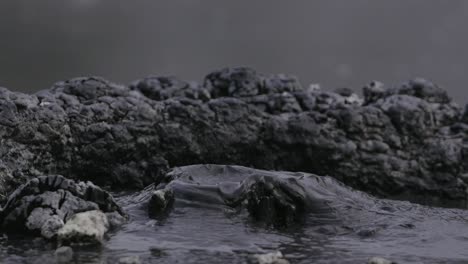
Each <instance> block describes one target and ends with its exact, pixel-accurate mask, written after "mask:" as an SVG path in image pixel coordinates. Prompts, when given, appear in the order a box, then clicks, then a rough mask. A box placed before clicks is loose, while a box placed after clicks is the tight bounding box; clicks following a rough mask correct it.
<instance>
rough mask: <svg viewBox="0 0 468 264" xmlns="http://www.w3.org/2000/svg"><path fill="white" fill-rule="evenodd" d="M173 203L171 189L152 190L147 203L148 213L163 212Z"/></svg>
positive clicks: (156, 213)
mask: <svg viewBox="0 0 468 264" xmlns="http://www.w3.org/2000/svg"><path fill="white" fill-rule="evenodd" d="M173 203H174V192H173V191H172V190H171V189H162V190H156V191H153V192H152V194H151V198H150V200H149V204H148V210H149V212H150V215H158V214H161V213H164V212H165V211H167V210H168V209H169V207H170V206H171V205H172V204H173Z"/></svg>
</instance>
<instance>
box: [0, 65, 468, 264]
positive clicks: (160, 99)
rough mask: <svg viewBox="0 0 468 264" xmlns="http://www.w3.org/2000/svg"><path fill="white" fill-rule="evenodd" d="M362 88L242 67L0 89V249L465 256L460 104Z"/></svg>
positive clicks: (20, 257) (63, 253)
mask: <svg viewBox="0 0 468 264" xmlns="http://www.w3.org/2000/svg"><path fill="white" fill-rule="evenodd" d="M363 95H364V97H363V98H361V97H359V96H358V95H357V94H356V93H354V92H353V91H351V90H350V89H338V90H336V91H334V92H330V91H323V90H321V89H320V88H319V87H318V86H316V85H311V86H309V87H307V88H305V87H302V85H301V84H300V83H299V81H298V80H297V79H296V78H294V77H292V76H287V75H283V74H278V75H263V74H259V73H257V72H255V71H254V70H252V69H249V68H233V69H228V68H226V69H222V70H219V71H215V72H213V73H210V74H208V75H207V76H206V77H205V79H204V82H203V84H196V83H190V82H185V81H182V80H179V79H177V78H174V77H148V78H144V79H142V80H138V81H135V82H134V83H132V84H130V85H128V86H125V85H118V84H114V83H111V82H108V81H106V80H104V79H102V78H97V77H85V78H76V79H72V80H68V81H64V82H58V83H56V84H55V85H54V86H53V87H52V88H50V89H47V90H43V91H40V92H38V93H35V94H31V95H29V94H23V93H17V92H12V91H10V90H8V89H6V88H0V143H1V144H0V202H1V205H2V209H1V211H0V229H1V230H0V231H1V237H0V262H2V263H54V262H57V261H58V260H59V259H60V260H63V259H62V257H63V258H64V259H67V261H68V262H70V261H71V262H75V263H127V264H128V263H258V262H259V261H258V257H259V256H265V254H270V255H268V256H273V255H274V254H279V253H278V252H281V253H282V255H283V258H280V260H279V261H277V262H272V261H269V262H265V261H263V262H260V263H262V264H266V263H276V264H283V263H287V262H289V263H311V262H313V263H366V262H367V261H368V260H369V259H370V258H372V257H382V258H386V259H388V260H390V261H394V262H396V263H466V260H467V259H468V253H466V252H467V251H466V248H468V222H467V220H468V213H467V212H468V211H466V210H464V209H450V208H466V203H467V188H468V159H467V155H468V144H467V143H468V111H467V110H468V108H465V109H463V108H462V107H460V106H459V105H457V104H456V103H454V102H453V101H452V100H451V98H450V97H449V96H448V95H447V93H446V92H445V91H444V90H443V89H442V88H440V87H438V86H437V85H435V84H433V83H431V82H428V81H426V80H423V79H414V80H410V81H408V82H405V83H403V84H402V85H400V86H396V87H390V88H387V87H385V86H384V85H383V84H381V83H379V82H376V81H373V82H370V83H369V84H368V85H366V86H365V87H364V89H363ZM193 164H231V165H193ZM234 165H238V166H234ZM242 166H245V167H242ZM260 169H263V170H260ZM317 175H329V176H317ZM341 182H342V183H341ZM358 190H359V191H358ZM369 194H372V195H373V196H370V195H369ZM376 197H377V198H376ZM387 199H389V200H387ZM390 199H391V200H390ZM396 200H403V201H396ZM409 201H412V202H415V203H410V202H409ZM419 204H425V205H427V206H423V205H419ZM441 205H442V206H443V207H445V208H443V207H438V206H441ZM448 207H450V208H448ZM68 246H71V247H72V248H73V249H71V248H70V247H68ZM56 250H57V251H56ZM71 251H73V252H74V254H73V257H72V258H71ZM271 254H273V255H271ZM58 256H60V258H59V257H58ZM274 256H277V255H274ZM278 256H279V255H278ZM278 258H279V257H278Z"/></svg>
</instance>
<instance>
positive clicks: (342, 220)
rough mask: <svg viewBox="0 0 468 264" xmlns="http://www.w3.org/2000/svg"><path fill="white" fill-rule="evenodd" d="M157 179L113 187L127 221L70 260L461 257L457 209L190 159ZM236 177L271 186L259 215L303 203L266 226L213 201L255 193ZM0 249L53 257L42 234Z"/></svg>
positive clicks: (464, 242) (24, 257)
mask: <svg viewBox="0 0 468 264" xmlns="http://www.w3.org/2000/svg"><path fill="white" fill-rule="evenodd" d="M167 178H168V179H170V181H169V182H168V184H165V183H161V184H160V185H158V186H154V185H153V186H149V187H148V188H146V189H145V190H143V191H141V192H140V193H137V194H115V196H116V197H117V198H116V200H117V203H118V204H119V205H121V206H122V208H123V209H124V211H125V212H127V213H128V214H129V221H128V223H126V224H124V225H123V226H121V227H120V228H118V229H117V230H115V231H112V232H110V233H108V235H107V238H106V241H105V243H104V244H103V245H102V247H100V248H95V247H94V248H93V247H76V248H75V256H74V262H76V263H103V262H104V263H118V261H119V259H122V258H125V257H135V256H138V258H139V259H140V261H141V263H257V262H254V261H253V260H254V258H253V256H254V255H255V254H262V253H269V252H276V251H281V252H282V253H283V255H284V257H285V258H286V259H287V260H288V261H289V262H290V263H311V262H313V263H367V260H368V259H369V258H371V257H375V256H381V257H385V258H387V259H389V260H392V261H394V262H397V263H465V261H466V259H467V258H468V253H467V251H466V248H467V247H468V212H467V211H465V210H459V209H443V208H430V207H425V206H421V205H416V204H411V203H409V202H400V201H390V200H380V199H376V198H373V197H371V196H368V195H366V194H364V193H362V192H359V191H355V190H352V189H351V188H349V187H346V186H344V185H343V184H341V183H339V182H337V181H336V180H334V179H332V178H330V177H320V176H315V175H312V174H306V173H290V172H272V171H261V170H255V169H249V168H246V167H239V166H222V165H194V166H188V167H180V168H175V169H174V170H173V171H172V172H170V173H169V174H168V176H167ZM252 179H254V180H252ZM246 182H247V183H249V184H250V185H249V186H253V185H255V184H257V183H261V184H263V183H265V185H264V186H268V185H271V186H270V189H271V190H274V191H273V192H263V194H262V195H260V196H259V197H260V198H259V199H267V200H269V201H273V202H272V203H270V204H269V205H265V204H263V205H262V206H267V207H268V206H271V207H269V208H268V209H269V210H268V212H272V211H274V210H279V209H281V208H282V207H281V206H279V205H278V201H279V202H281V201H285V200H288V201H293V200H294V199H296V198H299V197H300V198H301V199H303V200H295V204H294V209H298V208H299V207H300V205H301V201H302V202H305V203H308V204H309V206H308V209H304V212H303V215H301V218H300V219H299V220H298V221H293V222H288V224H287V225H281V226H275V225H274V224H275V223H276V222H274V221H275V220H274V221H271V222H269V221H267V220H265V219H263V218H261V217H256V216H253V215H252V214H251V213H249V210H248V209H247V208H248V207H249V206H252V205H251V203H252V202H251V201H249V202H246V203H244V204H242V205H239V206H235V207H233V206H229V205H227V204H223V202H224V201H226V199H225V198H226V197H227V195H232V194H235V195H238V196H237V197H236V198H241V197H248V196H249V195H250V194H249V193H250V192H251V191H252V190H255V192H257V191H258V188H250V189H249V188H244V187H242V186H244V185H245V183H246ZM251 183H253V185H251ZM283 183H287V186H286V185H282V184H283ZM243 184H244V185H243ZM225 186H231V187H232V188H226V187H225ZM168 188H172V190H173V192H174V193H173V194H174V202H173V204H172V205H171V206H170V207H168V208H167V210H166V211H165V212H160V213H159V214H156V215H154V214H152V212H151V209H148V208H149V207H150V203H151V201H150V200H151V197H152V195H153V194H154V191H155V190H158V189H159V190H162V189H168ZM235 188H237V189H235ZM285 188H286V189H285ZM288 188H290V189H288ZM239 189H241V190H242V192H239ZM207 190H208V191H207ZM210 190H211V191H213V192H211V193H210ZM278 190H282V193H278V192H277V191H278ZM294 191H296V192H294ZM301 191H304V192H303V193H300V192H301ZM223 197H224V198H223ZM231 197H232V196H231ZM294 197H296V198H294ZM249 203H250V204H249ZM283 209H284V208H283ZM291 213H292V212H291ZM149 215H152V217H150V216H149ZM269 217H272V216H271V215H270V216H269ZM270 220H272V219H271V218H270ZM280 220H281V219H280ZM280 220H278V221H280ZM281 223H284V222H281ZM1 246H2V251H1V253H0V257H1V259H2V261H3V263H54V262H56V260H55V257H54V251H55V248H56V247H55V245H54V244H53V243H51V242H45V240H42V239H38V238H36V239H31V238H30V237H28V238H15V237H10V236H9V237H8V238H7V237H4V238H3V239H2V242H1Z"/></svg>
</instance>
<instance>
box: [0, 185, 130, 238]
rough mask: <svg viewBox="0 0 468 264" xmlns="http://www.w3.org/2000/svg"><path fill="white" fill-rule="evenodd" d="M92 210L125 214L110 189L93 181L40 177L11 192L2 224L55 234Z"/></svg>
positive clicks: (0, 218)
mask: <svg viewBox="0 0 468 264" xmlns="http://www.w3.org/2000/svg"><path fill="white" fill-rule="evenodd" d="M92 210H100V211H102V212H104V213H107V214H110V215H112V214H118V215H119V216H120V218H124V216H125V214H124V213H123V211H122V209H121V208H120V207H119V206H118V205H117V204H116V203H115V201H114V199H113V198H112V196H111V195H110V194H109V193H108V192H106V191H103V190H102V189H101V188H99V187H97V186H95V185H94V184H92V183H90V182H86V183H85V182H75V181H73V180H69V179H66V178H64V177H62V176H47V177H38V178H34V179H32V180H30V181H28V182H27V183H26V184H24V185H22V186H20V187H19V188H18V189H17V190H16V191H15V192H13V193H12V194H11V195H10V197H9V198H8V201H7V203H6V205H5V206H4V208H3V209H2V211H1V212H0V227H1V229H2V231H3V232H7V233H9V232H18V231H19V232H27V233H32V234H34V233H35V234H41V235H42V236H43V237H45V238H52V237H54V236H55V235H56V234H57V231H58V230H59V229H60V228H62V227H63V225H64V224H65V223H67V221H68V220H69V219H71V218H72V217H73V216H74V215H75V214H77V213H80V212H86V211H92ZM112 217H113V218H115V216H112Z"/></svg>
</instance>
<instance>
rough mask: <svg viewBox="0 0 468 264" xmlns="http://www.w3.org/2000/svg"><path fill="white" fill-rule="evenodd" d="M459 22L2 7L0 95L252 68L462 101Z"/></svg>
mask: <svg viewBox="0 0 468 264" xmlns="http://www.w3.org/2000/svg"><path fill="white" fill-rule="evenodd" d="M467 25H468V1H464V0H450V1H448V0H294V1H285V0H264V1H261V0H257V1H252V0H238V1H227V0H226V1H222V0H184V1H182V0H171V1H156V0H148V1H143V0H132V1H129V0H68V1H67V0H41V1H29V0H3V1H1V2H0V34H1V38H0V86H5V87H8V88H10V89H12V90H20V91H28V92H31V91H36V90H39V89H44V88H47V87H49V86H50V85H51V84H52V83H53V82H55V81H58V80H64V79H68V78H71V77H75V76H84V75H100V76H104V77H106V78H108V79H110V80H112V81H115V82H120V83H128V82H130V81H132V80H134V79H137V78H141V77H144V76H146V75H150V74H155V75H165V74H170V75H177V76H179V77H181V78H183V79H188V80H197V81H200V80H201V79H202V78H203V76H204V75H205V74H207V73H209V72H210V71H212V70H214V69H218V68H221V67H225V66H251V67H254V68H256V69H257V70H258V71H260V72H266V73H291V74H294V75H297V76H298V77H299V78H300V80H301V81H302V82H303V83H304V84H308V83H311V82H314V83H321V84H322V85H323V86H325V87H327V88H336V87H343V86H347V87H350V88H353V89H355V90H360V89H361V87H362V86H363V85H364V84H365V83H367V82H368V81H370V80H373V79H377V80H381V81H383V82H385V83H388V84H396V83H400V82H402V81H405V80H407V79H409V78H411V77H425V78H428V79H430V80H432V81H435V82H436V83H438V84H440V85H441V86H443V87H445V88H446V89H447V90H449V92H450V95H451V96H452V97H454V98H455V99H456V101H458V102H461V103H462V102H463V103H465V102H466V101H468V100H466V99H465V97H466V95H467V94H468V91H465V90H466V89H465V85H466V84H467V83H468V75H467V74H466V73H465V72H466V70H465V69H467V68H468V34H467V29H466V28H467Z"/></svg>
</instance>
